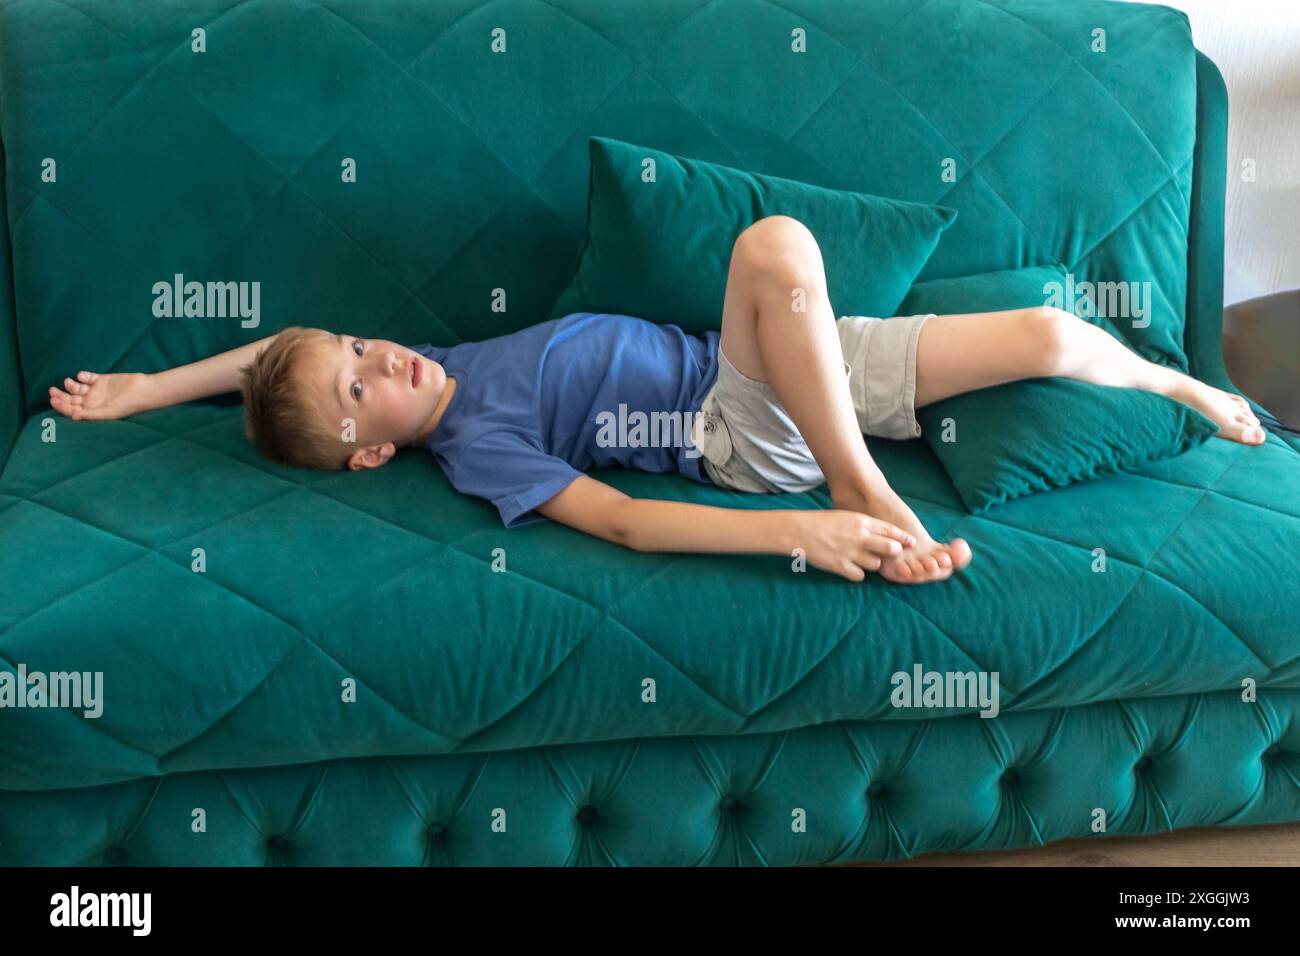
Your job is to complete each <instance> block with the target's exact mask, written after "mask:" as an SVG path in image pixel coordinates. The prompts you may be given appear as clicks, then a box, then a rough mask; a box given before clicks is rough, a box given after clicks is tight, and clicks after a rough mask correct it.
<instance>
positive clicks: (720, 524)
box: [537, 475, 916, 581]
mask: <svg viewBox="0 0 1300 956" xmlns="http://www.w3.org/2000/svg"><path fill="white" fill-rule="evenodd" d="M537 510H538V511H539V512H540V513H541V514H543V515H545V516H546V517H548V518H550V519H551V520H553V521H558V522H560V523H561V524H567V525H569V526H570V527H573V528H577V529H578V530H579V531H585V532H586V533H587V534H591V535H595V536H596V537H598V538H604V539H605V540H606V541H612V542H614V543H615V544H621V545H623V546H624V547H627V548H631V549H633V550H635V551H692V552H705V553H711V554H780V555H786V556H793V555H794V553H795V550H796V549H802V550H803V552H804V555H805V556H806V558H807V560H808V563H809V564H812V565H815V566H816V567H819V568H821V569H823V570H825V571H830V572H832V573H834V574H839V575H841V576H842V577H846V578H848V579H849V580H852V581H861V580H862V579H863V578H864V577H865V576H866V574H865V572H866V571H875V570H877V569H878V568H879V567H880V563H881V559H882V558H883V557H885V556H888V555H893V554H898V553H899V552H900V551H901V550H902V548H903V547H904V546H910V545H913V544H915V543H916V539H915V538H913V537H912V536H911V535H909V534H908V533H907V532H905V531H903V530H902V529H900V528H897V527H895V526H894V525H891V524H889V523H888V522H886V521H881V520H879V519H878V518H873V517H871V516H869V515H865V514H861V513H859V512H856V511H838V510H828V509H818V510H765V511H744V510H739V509H735V508H715V507H712V506H710V505H697V504H688V503H685V502H680V501H660V500H657V499H653V498H631V497H629V496H628V495H625V494H623V492H621V491H619V490H618V489H617V488H612V487H610V486H609V485H607V484H605V483H604V482H601V481H597V480H596V479H594V478H590V477H588V476H586V475H582V476H579V477H578V478H575V479H574V480H573V481H572V482H571V483H570V484H569V485H568V487H566V488H565V489H564V490H563V491H561V492H560V493H559V494H558V495H556V496H555V497H553V498H551V499H550V500H549V501H547V502H546V503H544V504H542V505H539V506H538V508H537Z"/></svg>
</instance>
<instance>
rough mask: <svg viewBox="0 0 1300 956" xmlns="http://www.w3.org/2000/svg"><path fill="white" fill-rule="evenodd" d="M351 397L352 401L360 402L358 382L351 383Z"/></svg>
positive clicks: (359, 384) (359, 385)
mask: <svg viewBox="0 0 1300 956" xmlns="http://www.w3.org/2000/svg"><path fill="white" fill-rule="evenodd" d="M352 397H353V399H355V400H356V401H358V402H359V401H361V383H360V382H353V383H352Z"/></svg>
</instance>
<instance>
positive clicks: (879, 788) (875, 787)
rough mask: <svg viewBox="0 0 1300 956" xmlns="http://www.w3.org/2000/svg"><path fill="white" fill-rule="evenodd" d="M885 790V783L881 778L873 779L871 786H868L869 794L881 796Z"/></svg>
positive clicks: (870, 795)
mask: <svg viewBox="0 0 1300 956" xmlns="http://www.w3.org/2000/svg"><path fill="white" fill-rule="evenodd" d="M884 792H885V785H884V784H883V783H882V782H881V781H879V780H873V781H872V782H871V786H869V787H867V796H869V797H879V796H880V795H881V794H882V793H884Z"/></svg>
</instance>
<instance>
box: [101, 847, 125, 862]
mask: <svg viewBox="0 0 1300 956" xmlns="http://www.w3.org/2000/svg"><path fill="white" fill-rule="evenodd" d="M104 862H105V863H107V864H108V865H109V866H121V865H122V864H123V863H125V862H126V850H124V849H122V848H121V847H120V846H110V847H109V848H108V849H107V850H105V851H104Z"/></svg>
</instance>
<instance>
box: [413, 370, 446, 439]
mask: <svg viewBox="0 0 1300 956" xmlns="http://www.w3.org/2000/svg"><path fill="white" fill-rule="evenodd" d="M455 391H456V379H454V378H452V377H451V376H450V375H448V376H447V384H446V385H445V386H443V389H442V397H441V398H439V399H438V406H437V407H436V408H435V409H434V410H433V414H432V415H430V416H429V421H428V423H427V424H426V425H425V426H424V427H423V428H421V429H420V431H419V433H418V434H417V435H416V436H415V437H414V438H413V439H411V441H410V443H409V446H408V447H415V448H420V447H423V446H424V445H425V444H426V443H427V442H428V441H429V439H430V438H431V437H433V433H434V431H436V430H437V428H438V423H439V422H441V421H442V416H443V414H444V413H445V412H446V411H447V403H448V402H450V401H451V396H452V395H453V394H454V393H455Z"/></svg>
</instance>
